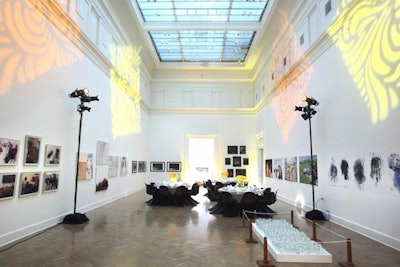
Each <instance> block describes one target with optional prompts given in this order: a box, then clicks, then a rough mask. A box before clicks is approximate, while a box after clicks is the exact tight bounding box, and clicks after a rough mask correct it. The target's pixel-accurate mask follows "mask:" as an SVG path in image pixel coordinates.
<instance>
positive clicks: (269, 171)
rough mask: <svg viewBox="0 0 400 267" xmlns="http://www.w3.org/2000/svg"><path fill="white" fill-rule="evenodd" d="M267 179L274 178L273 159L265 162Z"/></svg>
mask: <svg viewBox="0 0 400 267" xmlns="http://www.w3.org/2000/svg"><path fill="white" fill-rule="evenodd" d="M265 177H269V178H271V177H272V159H266V160H265Z"/></svg>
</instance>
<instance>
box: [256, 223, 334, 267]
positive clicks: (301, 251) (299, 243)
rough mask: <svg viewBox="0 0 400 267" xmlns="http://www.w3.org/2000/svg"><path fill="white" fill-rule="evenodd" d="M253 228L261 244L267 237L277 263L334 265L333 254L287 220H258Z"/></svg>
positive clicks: (269, 249) (269, 247) (269, 248)
mask: <svg viewBox="0 0 400 267" xmlns="http://www.w3.org/2000/svg"><path fill="white" fill-rule="evenodd" d="M252 227H253V233H254V234H255V235H256V237H257V239H258V240H259V241H260V242H264V237H267V242H268V252H269V253H271V255H272V257H274V259H275V260H276V261H277V262H307V263H332V254H330V253H329V252H327V251H326V250H325V249H324V248H322V247H321V244H319V243H317V242H314V241H312V240H311V239H310V238H309V237H307V236H306V234H305V233H303V232H301V231H299V230H297V229H296V228H294V227H293V226H292V225H291V224H290V223H288V222H287V221H285V220H281V219H257V220H256V221H255V222H254V223H252Z"/></svg>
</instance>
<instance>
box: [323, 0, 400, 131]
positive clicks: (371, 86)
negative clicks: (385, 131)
mask: <svg viewBox="0 0 400 267" xmlns="http://www.w3.org/2000/svg"><path fill="white" fill-rule="evenodd" d="M399 25H400V1H397V0H396V1H394V0H374V1H372V0H363V1H350V3H344V2H342V6H341V7H340V8H339V9H338V14H337V17H336V19H335V22H334V23H333V24H332V26H331V27H330V28H329V29H328V33H329V35H331V36H332V39H333V40H334V41H336V45H337V46H338V47H339V49H340V50H341V52H342V55H343V59H344V62H345V64H346V65H347V67H348V69H349V73H350V74H351V75H352V76H353V80H354V82H355V83H356V85H357V87H358V89H359V90H360V95H361V97H362V98H363V99H364V101H365V102H366V103H367V106H368V107H369V109H370V111H371V121H372V123H373V124H376V123H377V122H378V121H383V120H385V119H386V118H387V116H388V114H389V111H390V110H391V109H395V108H397V107H398V105H399V87H400V79H399V77H400V64H399V63H400V27H399Z"/></svg>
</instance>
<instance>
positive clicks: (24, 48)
mask: <svg viewBox="0 0 400 267" xmlns="http://www.w3.org/2000/svg"><path fill="white" fill-rule="evenodd" d="M41 5H43V4H38V6H36V7H35V6H33V5H31V4H30V1H25V0H0V6H1V8H0V36H1V37H0V40H1V46H0V95H2V94H5V93H7V92H8V91H9V90H10V88H11V86H12V85H13V83H16V82H17V83H19V84H22V85H24V84H26V83H27V82H28V81H33V80H35V79H37V78H38V77H39V76H40V75H43V74H44V73H46V72H48V71H51V70H54V69H56V68H61V67H63V66H66V65H69V64H72V63H73V62H76V61H78V60H80V59H81V58H82V54H81V52H80V51H79V49H78V48H77V47H76V46H74V45H73V44H72V43H71V42H70V41H68V39H69V38H72V36H76V35H78V34H79V33H78V32H77V31H76V30H74V28H73V27H72V26H71V24H70V23H69V22H68V21H63V23H58V25H60V27H59V28H58V29H57V28H55V27H54V26H53V25H52V24H51V23H50V22H48V20H47V19H49V20H50V21H51V20H52V19H53V18H51V15H49V14H50V13H51V12H47V16H48V17H47V19H46V18H45V17H44V16H43V15H42V13H41V12H40V10H41V8H44V7H42V6H41ZM48 8H53V7H52V6H48ZM55 12H58V11H55ZM49 16H50V17H49ZM57 19H59V18H57Z"/></svg>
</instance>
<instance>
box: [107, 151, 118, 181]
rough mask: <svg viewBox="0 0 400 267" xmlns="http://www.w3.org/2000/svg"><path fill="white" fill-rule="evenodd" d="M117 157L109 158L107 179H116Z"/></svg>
mask: <svg viewBox="0 0 400 267" xmlns="http://www.w3.org/2000/svg"><path fill="white" fill-rule="evenodd" d="M118 163H119V157H118V156H110V159H109V165H108V177H117V176H118Z"/></svg>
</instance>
